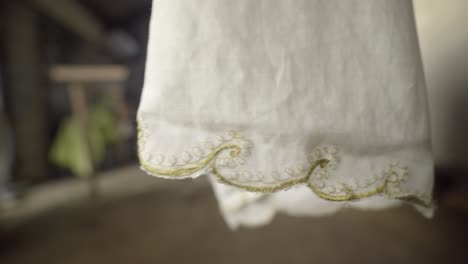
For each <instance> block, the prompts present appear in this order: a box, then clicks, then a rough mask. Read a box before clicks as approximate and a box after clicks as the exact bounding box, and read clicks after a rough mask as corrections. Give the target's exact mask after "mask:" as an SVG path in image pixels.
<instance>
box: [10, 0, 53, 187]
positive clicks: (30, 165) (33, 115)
mask: <svg viewBox="0 0 468 264" xmlns="http://www.w3.org/2000/svg"><path fill="white" fill-rule="evenodd" d="M25 2H26V1H16V0H11V1H6V2H5V3H4V4H5V10H3V14H5V18H4V19H5V20H4V21H5V35H4V36H3V38H2V39H3V42H4V46H5V50H6V54H5V55H6V57H5V62H6V67H5V70H6V76H5V77H6V78H5V79H6V83H7V85H6V95H7V98H8V101H7V102H8V108H9V110H10V112H11V115H12V118H11V121H12V125H13V133H14V141H15V142H14V144H15V152H16V153H15V156H16V158H15V166H14V178H13V180H14V182H16V184H19V185H25V186H27V185H30V184H32V183H37V182H41V181H43V180H45V179H47V176H48V175H47V174H48V159H47V157H48V155H47V154H48V145H49V144H48V143H49V142H48V141H49V134H48V132H49V131H48V118H47V110H48V106H47V97H48V93H47V85H46V82H45V81H46V79H45V76H46V68H45V67H44V64H43V63H42V56H41V55H42V51H41V42H40V38H41V32H40V26H39V25H40V21H39V17H38V14H37V13H36V12H35V11H34V10H32V9H31V8H30V7H29V6H28V5H27V4H26V3H25Z"/></svg>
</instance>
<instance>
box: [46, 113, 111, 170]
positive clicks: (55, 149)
mask: <svg viewBox="0 0 468 264" xmlns="http://www.w3.org/2000/svg"><path fill="white" fill-rule="evenodd" d="M88 120H89V121H88V122H89V124H88V135H89V140H90V144H91V150H92V157H93V159H94V161H92V160H91V157H90V155H89V153H88V149H87V145H86V140H85V135H84V134H83V131H82V129H81V127H80V124H79V121H78V119H77V117H75V116H71V117H68V118H66V119H65V120H64V121H63V123H62V124H61V126H60V128H59V131H58V133H57V136H56V138H55V140H54V143H53V144H52V148H51V150H50V153H49V158H50V159H51V161H52V162H53V163H54V164H56V165H57V166H60V167H63V168H67V169H69V170H70V171H72V172H73V173H74V174H75V175H77V176H80V177H87V176H89V175H90V174H91V173H92V168H93V166H92V165H93V164H96V165H97V164H99V163H101V162H102V160H103V159H104V157H105V153H106V147H107V146H109V145H110V144H114V143H116V142H117V140H118V134H117V120H116V118H115V116H114V115H113V114H112V113H111V111H109V110H108V108H107V107H105V105H104V104H97V105H95V106H93V107H92V108H91V109H90V111H89V119H88Z"/></svg>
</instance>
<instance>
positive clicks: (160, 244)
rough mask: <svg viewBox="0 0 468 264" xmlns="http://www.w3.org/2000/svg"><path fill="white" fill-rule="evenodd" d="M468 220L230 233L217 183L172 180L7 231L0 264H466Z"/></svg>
mask: <svg viewBox="0 0 468 264" xmlns="http://www.w3.org/2000/svg"><path fill="white" fill-rule="evenodd" d="M467 223H468V215H463V214H460V213H456V212H453V211H449V210H447V209H444V208H439V210H438V212H437V214H436V217H435V218H434V219H433V220H426V219H424V218H423V217H421V216H420V215H419V214H418V213H417V212H415V211H414V210H413V209H412V208H409V207H402V208H399V209H392V210H387V211H382V212H361V211H353V210H346V211H343V212H340V213H338V214H337V215H334V216H329V217H323V218H292V217H287V216H283V215H280V216H277V217H276V219H275V221H274V222H273V223H272V224H271V225H268V226H265V227H263V228H257V229H241V230H239V231H236V232H233V231H230V230H229V229H228V228H227V227H226V225H225V224H224V222H223V219H222V218H221V216H220V215H219V212H218V209H217V205H216V203H215V200H214V197H213V193H212V192H211V189H210V187H209V185H208V184H207V183H206V182H205V181H203V180H201V181H197V184H192V183H190V182H170V183H166V186H165V187H164V188H158V189H155V190H153V191H151V192H146V193H144V194H138V195H133V196H131V197H128V198H125V199H118V200H113V201H106V202H99V203H97V204H96V203H95V204H94V205H92V206H91V205H86V206H80V207H79V208H61V209H55V210H54V211H52V212H49V213H47V214H46V215H42V216H40V217H37V218H35V219H33V220H29V221H27V222H25V223H23V224H21V225H18V226H16V227H15V228H13V229H11V228H10V229H8V230H7V231H6V230H4V231H3V232H1V234H0V263H1V264H10V263H20V264H23V263H24V264H28V263H34V264H41V263H47V264H53V263H60V264H63V263H67V264H68V263H70V264H72V263H76V264H84V263H86V264H93V263H99V264H103V263H112V264H119V263H192V264H197V263H203V264H206V263H223V264H224V263H226V264H228V263H235V264H239V263H269V264H272V263H282V264H283V263H321V264H324V263H379V264H384V263H425V264H427V263H450V264H454V263H468V236H467V235H468V232H467V229H468V227H467V226H466V224H467Z"/></svg>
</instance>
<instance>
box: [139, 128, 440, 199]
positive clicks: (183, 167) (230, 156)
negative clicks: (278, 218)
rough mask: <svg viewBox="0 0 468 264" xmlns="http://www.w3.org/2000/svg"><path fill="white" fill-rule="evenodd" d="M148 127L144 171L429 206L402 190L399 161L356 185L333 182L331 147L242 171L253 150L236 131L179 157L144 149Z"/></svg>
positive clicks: (403, 170)
mask: <svg viewBox="0 0 468 264" xmlns="http://www.w3.org/2000/svg"><path fill="white" fill-rule="evenodd" d="M146 129H147V127H146V126H145V124H144V122H143V121H142V120H141V119H140V120H139V128H138V130H139V132H138V146H139V151H138V155H139V159H140V164H141V167H142V169H143V170H145V171H146V172H148V173H150V174H152V175H155V176H161V177H166V178H185V177H190V176H192V175H193V174H195V173H201V172H202V171H204V170H206V169H209V172H210V173H212V174H213V175H214V176H215V177H216V179H217V180H218V181H219V182H221V183H223V184H227V185H230V186H233V187H236V188H239V189H243V190H246V191H249V192H262V193H271V192H277V191H280V190H285V189H289V188H291V187H294V186H296V185H299V184H304V185H306V186H308V187H309V188H310V189H311V191H312V192H314V193H315V194H316V195H317V196H318V197H320V198H322V199H325V200H329V201H353V200H359V199H363V198H367V197H372V196H376V195H384V196H386V197H389V198H395V199H401V200H406V201H411V202H414V203H417V204H419V205H422V206H425V207H430V206H431V202H430V195H428V194H421V193H416V192H410V191H405V190H404V189H403V186H402V183H403V182H405V181H406V180H407V178H408V169H407V167H405V166H402V165H400V163H399V162H395V163H392V164H390V165H389V166H388V167H387V168H385V169H384V170H383V171H382V172H381V173H380V174H378V175H374V176H372V177H369V178H367V179H365V180H364V181H362V180H361V181H358V180H356V179H350V180H349V182H333V181H332V180H331V178H332V177H331V174H332V171H333V170H335V169H336V168H337V166H338V165H339V162H340V153H339V149H338V148H337V147H336V146H322V147H319V148H317V149H315V150H314V151H313V152H312V153H310V155H308V156H307V159H305V160H304V161H300V162H297V163H296V164H295V165H294V166H289V167H287V168H285V169H284V171H272V172H270V173H269V174H267V173H265V172H261V171H248V170H241V169H240V167H241V166H242V165H244V164H246V163H247V162H248V158H249V156H250V155H251V154H252V152H253V148H254V144H253V142H252V141H250V140H249V139H247V138H245V137H243V136H242V135H240V134H239V133H237V132H235V131H229V132H225V133H218V134H216V135H215V136H214V137H213V138H212V139H211V140H208V141H205V142H203V143H202V144H200V145H198V146H194V147H192V148H190V149H188V150H186V151H184V152H182V153H180V154H178V155H173V156H167V155H164V154H159V153H149V152H148V151H146V150H145V143H146V137H147V135H146V134H145V131H146Z"/></svg>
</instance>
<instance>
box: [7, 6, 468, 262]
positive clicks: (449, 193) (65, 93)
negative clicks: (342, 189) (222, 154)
mask: <svg viewBox="0 0 468 264" xmlns="http://www.w3.org/2000/svg"><path fill="white" fill-rule="evenodd" d="M151 2H152V1H151V0H2V1H0V263H2V264H6V263H35V264H38V263H90V264H91V263H130V262H132V263H169V262H170V263H188V262H190V263H239V262H245V263H284V262H286V261H287V262H290V263H311V262H312V261H315V262H321V263H343V262H345V261H346V262H351V263H354V262H358V261H359V262H360V263H377V262H378V263H395V262H399V263H442V262H449V263H468V252H466V249H468V227H467V224H468V173H467V172H468V137H467V135H468V28H467V27H466V25H467V24H468V15H467V14H468V1H466V0H445V1H441V0H414V8H415V14H416V22H417V26H418V32H419V39H420V46H421V53H422V57H423V63H424V67H425V73H426V79H427V86H428V92H429V103H430V112H431V119H432V124H431V125H432V135H433V148H434V155H435V160H436V189H435V198H436V200H437V203H438V210H437V212H436V215H435V217H434V219H432V220H427V219H424V218H423V217H421V216H420V215H419V214H418V213H417V212H415V211H414V210H412V209H411V208H407V207H401V208H396V209H391V210H387V211H382V212H359V211H352V210H344V211H342V212H340V213H338V214H337V215H335V216H329V217H322V218H304V219H302V218H291V217H286V216H278V217H277V218H276V219H275V220H274V222H273V223H272V224H271V225H268V226H265V227H262V228H258V229H252V230H249V229H241V230H239V231H235V232H234V231H231V230H229V229H228V228H227V226H226V225H225V224H224V222H223V219H222V218H221V215H220V214H219V213H218V209H217V205H216V202H215V198H214V196H213V193H212V191H211V188H210V186H209V184H208V183H207V182H206V181H205V180H203V179H200V180H197V181H193V182H190V184H187V182H183V181H182V182H173V181H163V180H158V179H155V178H152V177H149V176H146V175H144V173H142V172H140V170H139V168H138V166H137V158H136V154H135V153H136V150H135V141H136V133H137V131H136V128H135V114H136V109H137V107H138V101H139V97H140V92H141V87H142V84H143V77H144V67H145V55H146V42H147V37H148V36H147V34H148V23H149V17H150V9H151ZM154 8H157V6H154Z"/></svg>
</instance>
